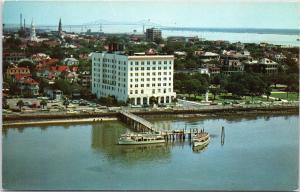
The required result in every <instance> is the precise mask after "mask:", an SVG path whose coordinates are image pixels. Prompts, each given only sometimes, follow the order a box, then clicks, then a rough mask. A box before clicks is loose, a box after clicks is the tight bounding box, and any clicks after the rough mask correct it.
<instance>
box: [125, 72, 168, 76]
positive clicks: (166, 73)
mask: <svg viewBox="0 0 300 192" xmlns="http://www.w3.org/2000/svg"><path fill="white" fill-rule="evenodd" d="M150 74H151V73H146V75H147V76H150ZM163 74H164V75H168V72H164V73H163ZM144 75H145V73H141V75H140V76H144ZM152 75H156V72H152ZM157 75H162V72H157ZM169 75H172V72H169ZM130 76H131V77H133V76H136V77H138V76H139V73H130Z"/></svg>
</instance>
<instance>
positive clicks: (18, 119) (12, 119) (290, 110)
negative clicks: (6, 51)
mask: <svg viewBox="0 0 300 192" xmlns="http://www.w3.org/2000/svg"><path fill="white" fill-rule="evenodd" d="M118 114H119V113H118V112H109V113H93V114H72V115H66V114H59V115H58V114H57V115H49V114H34V115H33V114H27V115H22V116H16V115H13V116H12V115H11V116H3V122H2V123H3V124H2V126H3V128H10V127H23V126H25V127H27V126H30V125H56V124H70V123H76V124H77V123H89V122H101V121H114V120H118ZM134 114H136V115H139V116H142V117H152V118H155V117H180V118H190V117H199V118H207V117H225V116H236V115H238V116H248V115H251V116H253V115H286V114H299V108H298V106H297V107H279V108H278V107H276V108H232V109H222V110H216V109H203V110H176V111H140V112H134Z"/></svg>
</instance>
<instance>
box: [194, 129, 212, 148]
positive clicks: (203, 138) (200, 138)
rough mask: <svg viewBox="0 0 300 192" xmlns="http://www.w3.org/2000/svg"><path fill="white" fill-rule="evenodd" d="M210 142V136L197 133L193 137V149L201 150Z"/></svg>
mask: <svg viewBox="0 0 300 192" xmlns="http://www.w3.org/2000/svg"><path fill="white" fill-rule="evenodd" d="M209 142H210V135H209V134H208V133H206V132H204V133H199V134H197V135H195V136H194V137H193V147H197V148H201V147H205V146H207V145H208V143H209Z"/></svg>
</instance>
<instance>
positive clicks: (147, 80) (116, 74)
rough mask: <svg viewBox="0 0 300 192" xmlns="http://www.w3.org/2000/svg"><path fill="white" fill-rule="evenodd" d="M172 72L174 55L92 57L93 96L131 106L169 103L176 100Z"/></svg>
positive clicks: (116, 54)
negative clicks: (109, 98) (111, 98)
mask: <svg viewBox="0 0 300 192" xmlns="http://www.w3.org/2000/svg"><path fill="white" fill-rule="evenodd" d="M173 70H174V56H173V55H146V54H144V55H132V56H129V55H123V54H118V53H117V52H115V53H107V52H103V53H93V56H92V93H93V94H96V96H97V97H98V98H99V97H107V96H115V97H116V99H117V100H119V101H124V102H126V101H130V103H131V104H133V105H142V104H149V103H150V99H151V98H155V99H156V101H157V102H158V103H164V104H166V103H171V102H172V99H173V98H175V97H176V93H175V92H174V91H173Z"/></svg>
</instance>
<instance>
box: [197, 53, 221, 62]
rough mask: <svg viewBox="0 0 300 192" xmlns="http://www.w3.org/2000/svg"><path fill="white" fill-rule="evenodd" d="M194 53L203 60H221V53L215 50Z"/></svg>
mask: <svg viewBox="0 0 300 192" xmlns="http://www.w3.org/2000/svg"><path fill="white" fill-rule="evenodd" d="M194 55H196V56H198V57H199V58H200V60H201V61H202V62H210V61H213V60H214V61H219V60H220V55H219V54H217V53H213V52H205V51H195V52H194Z"/></svg>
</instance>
